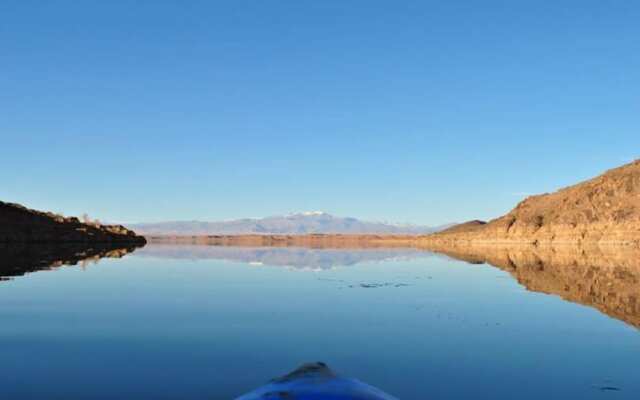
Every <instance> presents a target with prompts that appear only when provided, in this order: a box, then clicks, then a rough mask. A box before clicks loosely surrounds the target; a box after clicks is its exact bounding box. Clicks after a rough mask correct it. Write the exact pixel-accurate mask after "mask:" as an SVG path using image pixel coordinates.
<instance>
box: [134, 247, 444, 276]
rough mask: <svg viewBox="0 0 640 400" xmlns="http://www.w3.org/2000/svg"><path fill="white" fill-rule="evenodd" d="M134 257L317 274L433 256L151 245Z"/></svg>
mask: <svg viewBox="0 0 640 400" xmlns="http://www.w3.org/2000/svg"><path fill="white" fill-rule="evenodd" d="M136 255H139V256H153V257H162V258H173V259H188V260H207V259H208V260H226V261H236V262H241V263H246V264H251V265H272V266H278V267H288V268H291V269H299V270H312V271H320V270H325V269H331V268H336V267H345V266H350V265H356V264H360V263H364V262H381V261H388V260H393V259H414V258H418V257H429V256H433V253H430V252H426V251H422V250H419V249H412V248H369V247H364V248H350V249H344V248H311V247H280V246H278V247H235V246H210V245H197V244H195V245H182V244H179V245H172V244H153V245H150V246H147V247H146V248H144V249H142V250H141V251H140V252H138V253H136Z"/></svg>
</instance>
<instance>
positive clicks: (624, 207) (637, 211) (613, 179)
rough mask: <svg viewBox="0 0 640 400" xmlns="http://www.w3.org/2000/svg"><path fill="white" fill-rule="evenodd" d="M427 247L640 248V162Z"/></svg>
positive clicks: (439, 237)
mask: <svg viewBox="0 0 640 400" xmlns="http://www.w3.org/2000/svg"><path fill="white" fill-rule="evenodd" d="M421 241H422V242H425V243H429V242H443V243H444V242H460V241H462V242H474V243H487V242H495V243H532V244H552V243H556V244H562V243H570V244H580V243H599V244H636V245H637V244H640V160H638V161H635V162H632V163H630V164H627V165H624V166H622V167H619V168H616V169H612V170H610V171H607V172H606V173H604V174H603V175H600V176H598V177H596V178H593V179H591V180H588V181H586V182H582V183H579V184H577V185H574V186H570V187H567V188H564V189H561V190H559V191H557V192H555V193H550V194H542V195H538V196H531V197H528V198H527V199H525V200H524V201H522V202H521V203H520V204H518V205H517V206H516V208H514V209H513V210H512V211H511V212H509V213H508V214H506V215H504V216H502V217H500V218H497V219H494V220H492V221H490V222H488V223H482V222H481V221H472V222H470V223H466V224H461V225H457V226H454V227H452V228H450V229H447V230H444V231H442V232H439V233H436V234H432V235H428V236H426V237H424V238H423V239H422V240H421Z"/></svg>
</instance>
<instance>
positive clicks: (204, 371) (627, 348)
mask: <svg viewBox="0 0 640 400" xmlns="http://www.w3.org/2000/svg"><path fill="white" fill-rule="evenodd" d="M204 247H206V246H202V247H189V246H174V248H171V249H169V248H167V247H162V246H154V245H151V246H148V247H146V248H144V249H142V250H139V251H137V252H135V253H134V254H133V255H132V256H127V257H125V258H123V259H103V260H100V262H99V263H97V264H96V265H91V266H89V267H88V268H86V269H82V268H80V267H68V268H62V269H58V270H56V271H54V272H52V271H48V272H36V273H31V274H28V275H26V276H23V277H18V278H16V279H13V280H11V281H6V282H0V317H1V318H2V321H3V322H2V324H1V325H0V342H1V343H2V354H3V356H2V359H3V362H2V364H1V366H0V372H1V373H0V394H2V396H0V397H2V398H10V399H18V400H21V399H32V398H49V399H50V398H64V399H112V398H132V397H135V398H140V399H232V398H234V397H235V396H238V395H240V394H242V393H245V392H248V391H250V390H251V389H253V388H255V387H257V386H260V385H261V384H263V383H264V382H265V381H267V380H268V379H270V378H272V377H274V376H278V375H281V374H283V373H286V372H288V371H289V370H291V369H293V368H295V367H296V366H298V365H300V364H302V363H305V362H309V361H324V362H327V363H328V364H329V365H331V366H332V368H333V369H334V370H336V372H338V373H341V374H342V375H345V376H352V377H356V378H358V379H360V380H363V381H365V382H368V383H370V384H372V385H374V386H377V387H379V388H381V389H383V390H384V391H386V392H388V393H390V394H392V395H394V396H396V397H398V398H400V399H406V400H408V399H416V400H423V399H425V398H435V399H437V398H441V399H452V398H478V397H491V398H494V399H501V398H504V399H507V398H508V399H511V398H514V396H517V397H519V398H524V399H539V398H552V399H555V398H557V399H561V398H562V399H566V398H582V399H602V398H614V397H615V398H616V399H627V398H628V399H631V398H636V397H637V394H638V393H640V383H639V382H638V380H637V367H638V362H637V360H638V359H639V356H640V335H639V334H638V331H637V329H635V328H633V327H632V326H630V325H628V324H626V323H624V322H621V321H619V320H616V319H612V318H610V317H608V316H607V315H605V314H603V313H601V312H599V311H597V310H596V309H595V308H592V307H585V306H582V305H578V304H575V303H572V302H567V301H564V300H562V299H560V298H559V297H557V296H549V295H546V294H541V293H535V292H530V291H527V290H526V289H525V288H524V287H523V286H521V285H519V284H518V283H517V282H516V281H515V280H514V279H513V278H512V276H511V275H510V273H508V272H505V271H502V270H500V269H497V268H494V267H491V266H488V265H474V264H468V263H465V262H461V261H455V260H451V259H448V258H445V257H443V256H435V255H433V254H430V253H426V252H419V251H416V250H407V251H403V250H401V249H364V250H358V251H353V250H331V251H327V250H321V249H315V250H309V249H302V250H301V249H278V251H277V252H276V253H275V256H274V255H273V254H274V253H273V249H252V248H249V249H243V248H222V249H220V248H219V249H214V250H211V249H206V248H204ZM212 251H213V253H212ZM287 251H289V254H290V255H291V257H290V258H291V260H293V261H291V260H290V261H289V262H286V259H287V257H286V256H287ZM307 251H311V253H307ZM216 252H217V253H216ZM221 253H223V254H221ZM256 254H257V255H258V256H257V257H256V256H255V255H256ZM274 260H280V261H282V260H285V261H282V262H277V261H274ZM300 260H312V261H311V263H310V265H306V266H305V265H303V264H304V262H302V261H300ZM317 260H321V262H320V263H318V262H317ZM330 260H338V261H336V262H334V263H333V264H331V263H330V262H329V261H330ZM345 260H346V261H345ZM269 262H271V264H269ZM273 264H277V265H275V266H274V265H273ZM307 264H309V263H307ZM278 265H286V266H287V267H284V268H283V267H282V266H278ZM296 266H298V267H301V268H296ZM307 267H309V268H307ZM607 388H615V389H619V391H615V392H614V391H610V390H606V389H607Z"/></svg>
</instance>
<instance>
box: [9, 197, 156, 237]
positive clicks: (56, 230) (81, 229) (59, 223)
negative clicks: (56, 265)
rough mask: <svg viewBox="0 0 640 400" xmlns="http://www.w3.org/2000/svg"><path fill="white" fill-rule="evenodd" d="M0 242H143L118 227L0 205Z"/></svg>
mask: <svg viewBox="0 0 640 400" xmlns="http://www.w3.org/2000/svg"><path fill="white" fill-rule="evenodd" d="M0 243H136V244H144V243H146V241H145V239H144V238H143V237H142V236H138V235H136V234H135V232H133V231H131V230H129V229H127V228H125V227H123V226H121V225H99V224H85V223H82V222H80V221H79V220H78V218H75V217H63V216H60V215H57V214H54V213H49V212H41V211H36V210H31V209H28V208H26V207H23V206H21V205H19V204H11V203H4V202H0Z"/></svg>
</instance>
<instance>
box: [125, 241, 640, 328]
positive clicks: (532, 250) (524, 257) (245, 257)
mask: <svg viewBox="0 0 640 400" xmlns="http://www.w3.org/2000/svg"><path fill="white" fill-rule="evenodd" d="M137 254H139V255H140V256H154V257H162V258H174V259H181V258H182V259H191V260H197V259H217V260H227V261H236V262H242V263H247V264H251V265H272V266H284V267H289V268H292V269H299V270H315V271H320V270H324V269H330V268H335V267H344V266H351V265H355V264H359V263H364V262H381V261H385V260H392V259H414V258H419V257H429V256H434V255H436V254H444V255H446V256H449V257H451V258H454V259H457V260H461V261H465V262H468V263H472V264H484V263H487V264H489V265H492V266H494V267H497V268H499V269H501V270H504V271H506V272H509V273H510V274H511V276H513V277H514V278H515V279H516V280H517V281H518V282H519V283H520V284H521V285H522V286H524V287H525V288H526V289H527V290H530V291H533V292H540V293H546V294H551V295H556V296H560V297H561V298H563V299H564V300H567V301H570V302H574V303H579V304H583V305H586V306H589V307H593V308H596V309H598V310H599V311H601V312H603V313H605V314H607V315H609V316H611V317H613V318H616V319H620V320H622V321H625V322H627V323H629V324H631V325H633V326H635V327H638V328H640V299H639V297H640V250H638V249H635V248H629V247H574V246H566V247H536V246H456V247H433V248H429V249H417V248H350V249H344V248H304V247H228V246H209V245H171V244H154V245H150V246H147V247H146V248H144V249H142V250H140V251H139V253H137Z"/></svg>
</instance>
